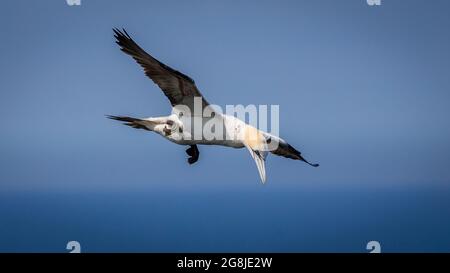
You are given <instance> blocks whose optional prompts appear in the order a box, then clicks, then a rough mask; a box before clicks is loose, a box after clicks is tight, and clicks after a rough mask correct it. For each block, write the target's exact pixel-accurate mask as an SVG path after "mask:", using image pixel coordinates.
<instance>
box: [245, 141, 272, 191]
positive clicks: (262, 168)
mask: <svg viewBox="0 0 450 273" xmlns="http://www.w3.org/2000/svg"><path fill="white" fill-rule="evenodd" d="M245 146H246V147H247V149H248V151H249V152H250V154H251V155H252V157H253V159H254V160H255V163H256V167H258V172H259V177H261V182H262V183H263V184H264V183H266V165H265V161H266V156H267V152H264V151H258V150H253V149H252V148H250V147H249V146H247V145H245Z"/></svg>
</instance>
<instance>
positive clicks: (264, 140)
mask: <svg viewBox="0 0 450 273" xmlns="http://www.w3.org/2000/svg"><path fill="white" fill-rule="evenodd" d="M113 31H114V37H115V38H116V43H117V44H118V45H119V46H120V49H121V50H122V51H123V52H125V53H126V54H128V55H130V56H131V57H132V58H133V59H134V60H135V61H136V62H137V63H138V64H139V65H140V66H141V67H142V68H143V69H144V72H145V74H146V75H147V76H148V77H149V78H150V79H151V80H152V81H153V82H154V83H155V84H157V85H158V86H159V88H160V89H161V90H162V91H163V92H164V94H165V95H166V96H167V98H168V99H169V101H170V104H171V105H172V114H171V115H169V116H163V117H149V118H134V117H128V116H113V115H107V117H108V118H110V119H113V120H118V121H122V122H124V124H125V125H128V126H131V127H133V128H136V129H144V130H147V131H152V132H155V133H157V134H159V135H161V136H163V137H164V138H166V139H167V140H169V141H172V142H174V143H176V144H179V145H185V146H189V147H188V149H187V150H186V153H187V154H188V155H189V158H188V159H187V161H188V163H189V164H193V163H195V162H197V160H198V158H199V154H200V152H199V150H198V147H197V145H222V146H226V147H232V148H244V147H245V148H247V150H248V151H249V152H250V154H251V156H252V158H253V159H254V160H255V162H256V166H257V168H258V172H259V175H260V178H261V181H262V183H265V182H266V170H265V160H266V157H267V155H268V153H269V152H270V153H272V154H275V155H278V156H284V157H286V158H290V159H294V160H301V161H303V162H305V163H307V164H309V165H311V166H313V167H318V166H319V164H312V163H310V162H308V161H307V160H306V159H304V158H303V157H302V155H301V153H300V152H299V151H297V150H296V149H295V148H294V147H292V146H291V145H289V144H288V143H287V142H286V141H285V140H283V139H281V138H280V137H278V136H275V135H273V134H269V133H267V132H264V131H261V130H259V129H257V128H256V127H255V126H251V125H250V124H248V123H245V122H244V121H242V120H240V119H238V118H236V117H234V116H231V115H226V114H223V113H221V112H218V111H216V110H215V109H213V107H211V105H210V104H209V103H208V102H207V101H206V100H205V99H204V97H203V96H202V94H201V93H200V91H199V90H198V88H197V86H196V85H195V82H194V80H192V79H191V78H190V77H189V76H187V75H185V74H183V73H181V72H179V71H177V70H175V69H173V68H171V67H169V66H167V65H165V64H163V63H162V62H160V61H158V60H157V59H155V58H154V57H152V56H151V55H150V54H148V53H147V52H145V51H144V50H143V49H142V48H141V47H140V46H139V45H138V44H137V43H136V42H135V41H134V40H133V39H132V38H131V37H130V35H129V34H128V33H127V32H126V30H125V29H122V31H121V30H119V29H116V28H115V29H113ZM195 107H197V108H200V111H199V109H196V108H195ZM186 113H187V114H186ZM208 122H209V124H216V128H215V130H213V132H212V133H211V134H212V136H213V137H211V134H209V135H208V134H205V133H204V130H203V129H204V126H206V124H208ZM198 124H200V125H201V126H200V129H199V130H197V129H196V125H198ZM218 124H219V125H218ZM197 127H198V126H197ZM196 130H197V131H196Z"/></svg>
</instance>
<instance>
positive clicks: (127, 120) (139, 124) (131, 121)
mask: <svg viewBox="0 0 450 273" xmlns="http://www.w3.org/2000/svg"><path fill="white" fill-rule="evenodd" d="M106 117H107V118H109V119H113V120H118V121H123V122H124V123H123V124H124V125H127V126H130V127H133V128H136V129H144V130H147V131H151V130H150V128H151V127H149V126H148V125H149V124H147V123H148V122H149V121H147V120H143V119H139V118H132V117H124V116H110V115H107V116H106Z"/></svg>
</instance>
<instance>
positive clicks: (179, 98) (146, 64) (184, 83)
mask: <svg viewBox="0 0 450 273" xmlns="http://www.w3.org/2000/svg"><path fill="white" fill-rule="evenodd" d="M113 31H114V34H115V35H114V37H115V38H116V40H117V41H116V43H117V44H118V45H119V46H120V49H121V50H122V51H123V52H125V53H126V54H128V55H130V56H131V57H133V59H134V60H135V61H136V62H137V63H138V64H140V65H141V66H142V68H143V69H144V72H145V74H146V75H147V76H148V77H149V78H150V79H151V80H152V81H153V82H154V83H156V84H157V85H158V86H159V88H161V90H162V91H163V92H164V94H165V95H166V97H167V98H168V99H169V101H170V103H171V104H172V106H176V105H186V106H188V107H189V108H190V109H191V111H193V108H192V107H193V102H194V100H193V99H194V97H201V98H202V99H201V101H202V109H203V107H205V106H207V105H209V104H208V102H207V101H206V100H205V99H204V98H203V96H202V94H201V93H200V91H199V90H198V89H197V87H196V86H195V82H194V80H192V79H191V78H190V77H189V76H186V75H184V74H183V73H181V72H179V71H177V70H175V69H173V68H171V67H169V66H167V65H165V64H163V63H161V62H160V61H158V60H157V59H155V58H153V57H152V56H151V55H150V54H148V53H147V52H145V51H144V50H143V49H142V48H141V47H140V46H139V45H138V44H136V42H134V40H133V39H131V37H130V35H129V34H128V33H127V32H126V31H125V30H123V31H120V30H118V29H113Z"/></svg>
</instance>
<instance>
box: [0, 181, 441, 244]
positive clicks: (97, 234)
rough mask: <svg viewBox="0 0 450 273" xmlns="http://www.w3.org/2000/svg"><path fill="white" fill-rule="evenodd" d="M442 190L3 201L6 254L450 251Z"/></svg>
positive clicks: (16, 197) (1, 236) (87, 195)
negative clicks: (74, 247) (76, 248)
mask: <svg viewBox="0 0 450 273" xmlns="http://www.w3.org/2000/svg"><path fill="white" fill-rule="evenodd" d="M449 196H450V191H449V190H443V189H433V190H431V189H428V190H423V189H420V188H415V189H408V190H404V189H370V190H369V189H358V190H355V189H353V190H349V189H330V190H323V189H321V190H319V189H302V190H271V189H270V188H268V187H259V188H255V190H250V189H246V190H239V189H229V190H210V189H208V190H206V189H204V190H198V189H189V190H176V191H169V190H158V191H155V190H153V191H151V190H144V189H143V190H142V191H137V190H136V191H128V192H117V191H116V192H114V191H110V192H108V193H99V192H98V191H86V192H76V193H73V192H72V193H70V192H63V191H61V192H53V193H48V192H47V193H36V192H34V193H31V192H28V193H26V192H20V193H19V192H10V193H1V194H0V219H1V220H0V221H1V222H0V251H2V252H5V251H8V252H67V250H66V249H65V247H66V244H67V242H68V241H71V240H76V241H79V242H80V243H81V247H82V251H83V252H236V251H238V252H311V251H312V252H366V249H365V247H366V244H367V242H368V241H371V240H377V241H379V242H380V243H381V247H382V251H383V252H399V251H406V252H430V251H443V252H448V251H450V200H449V198H448V197H449Z"/></svg>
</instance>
